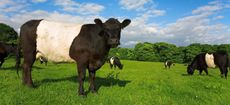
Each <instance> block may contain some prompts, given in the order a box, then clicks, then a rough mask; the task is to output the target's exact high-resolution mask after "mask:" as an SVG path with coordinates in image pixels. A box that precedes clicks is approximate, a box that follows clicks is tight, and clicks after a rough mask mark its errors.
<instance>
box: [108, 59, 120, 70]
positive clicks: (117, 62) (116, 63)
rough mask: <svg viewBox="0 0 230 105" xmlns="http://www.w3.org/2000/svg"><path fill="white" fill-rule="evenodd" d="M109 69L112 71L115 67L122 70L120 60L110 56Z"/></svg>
mask: <svg viewBox="0 0 230 105" xmlns="http://www.w3.org/2000/svg"><path fill="white" fill-rule="evenodd" d="M108 62H109V65H110V68H111V69H112V68H113V67H114V69H116V66H117V67H118V68H119V69H120V70H122V68H123V64H121V62H120V59H119V58H118V57H115V56H112V57H110V58H109V60H108Z"/></svg>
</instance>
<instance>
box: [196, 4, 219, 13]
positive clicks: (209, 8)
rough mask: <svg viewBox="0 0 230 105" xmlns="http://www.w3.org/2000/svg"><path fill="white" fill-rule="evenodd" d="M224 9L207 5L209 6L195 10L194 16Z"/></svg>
mask: <svg viewBox="0 0 230 105" xmlns="http://www.w3.org/2000/svg"><path fill="white" fill-rule="evenodd" d="M220 9H222V7H220V6H218V5H207V6H203V7H199V8H198V9H196V10H193V11H192V13H193V14H200V13H204V12H206V13H207V12H214V11H217V10H220Z"/></svg>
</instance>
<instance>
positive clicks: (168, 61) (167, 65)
mask: <svg viewBox="0 0 230 105" xmlns="http://www.w3.org/2000/svg"><path fill="white" fill-rule="evenodd" d="M164 65H165V68H166V69H167V68H169V69H170V67H171V65H173V66H174V65H175V64H174V63H173V62H172V61H170V60H166V61H165V63H164Z"/></svg>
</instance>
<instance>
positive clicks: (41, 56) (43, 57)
mask: <svg viewBox="0 0 230 105" xmlns="http://www.w3.org/2000/svg"><path fill="white" fill-rule="evenodd" d="M36 59H38V60H39V61H40V63H41V64H42V63H44V62H45V65H46V66H47V62H48V60H47V58H46V57H45V55H44V54H42V53H41V52H40V51H37V54H36Z"/></svg>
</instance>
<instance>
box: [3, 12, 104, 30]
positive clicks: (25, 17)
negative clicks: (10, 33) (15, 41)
mask: <svg viewBox="0 0 230 105" xmlns="http://www.w3.org/2000/svg"><path fill="white" fill-rule="evenodd" d="M95 18H101V17H100V16H97V15H91V16H74V15H69V14H62V13H59V12H56V11H55V12H47V11H43V10H36V11H32V12H24V13H20V14H15V15H13V16H11V17H6V16H4V15H0V22H2V23H6V24H8V25H10V26H11V27H13V28H14V29H15V30H17V31H18V30H19V28H20V26H21V25H22V24H23V23H25V22H26V21H29V20H32V19H47V20H52V21H59V22H67V23H76V24H84V23H93V20H94V19H95ZM101 19H102V20H103V19H104V18H101ZM19 20H20V21H19Z"/></svg>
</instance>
